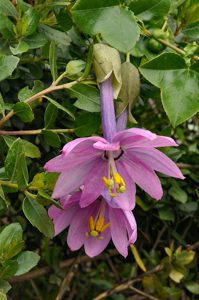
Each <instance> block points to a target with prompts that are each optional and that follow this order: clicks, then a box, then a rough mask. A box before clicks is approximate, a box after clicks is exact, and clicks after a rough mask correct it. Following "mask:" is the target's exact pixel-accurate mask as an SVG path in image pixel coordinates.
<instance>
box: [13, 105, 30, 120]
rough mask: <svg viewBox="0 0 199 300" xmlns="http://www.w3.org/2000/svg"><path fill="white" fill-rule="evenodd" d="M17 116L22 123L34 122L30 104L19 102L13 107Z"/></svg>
mask: <svg viewBox="0 0 199 300" xmlns="http://www.w3.org/2000/svg"><path fill="white" fill-rule="evenodd" d="M13 110H14V113H15V115H17V116H18V117H19V118H20V119H21V121H23V122H25V123H27V122H32V121H33V120H34V113H33V111H32V108H31V107H30V105H29V104H28V103H25V102H18V103H16V104H15V105H14V107H13Z"/></svg>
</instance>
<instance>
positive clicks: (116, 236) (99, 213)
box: [48, 192, 137, 257]
mask: <svg viewBox="0 0 199 300" xmlns="http://www.w3.org/2000/svg"><path fill="white" fill-rule="evenodd" d="M81 194H82V192H75V193H74V194H73V195H72V196H67V197H63V198H61V200H60V204H61V205H62V207H63V209H59V208H57V207H55V206H51V207H50V208H49V210H48V214H49V217H50V218H51V219H52V220H53V223H54V228H55V235H58V234H59V233H60V232H62V231H63V230H65V229H66V228H67V227H69V230H68V235H67V244H68V246H69V248H70V249H71V250H72V251H75V250H78V249H80V248H81V247H82V246H84V249H85V253H86V254H87V255H88V256H90V257H93V256H96V255H99V254H100V253H101V252H102V251H103V250H104V249H105V248H106V247H107V245H108V243H109V241H110V240H111V239H112V241H113V243H114V245H115V247H116V248H117V250H118V252H119V253H120V254H121V255H123V256H124V257H126V256H127V255H128V246H129V244H132V243H134V242H135V240H136V238H137V225H136V221H135V219H134V216H133V213H132V212H130V211H123V210H122V209H117V208H112V207H110V206H109V205H108V204H107V202H106V201H105V199H104V198H103V197H102V196H100V197H99V198H98V199H97V200H95V202H93V203H92V204H91V205H89V206H87V207H85V208H81V207H80V205H79V198H80V197H81Z"/></svg>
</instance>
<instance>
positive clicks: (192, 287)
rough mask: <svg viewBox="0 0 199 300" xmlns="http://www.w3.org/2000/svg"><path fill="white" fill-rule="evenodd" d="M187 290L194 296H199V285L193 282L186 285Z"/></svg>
mask: <svg viewBox="0 0 199 300" xmlns="http://www.w3.org/2000/svg"><path fill="white" fill-rule="evenodd" d="M185 287H186V289H187V290H188V291H189V292H190V293H192V294H194V295H199V283H197V282H194V281H191V282H187V283H186V284H185Z"/></svg>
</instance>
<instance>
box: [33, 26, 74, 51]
mask: <svg viewBox="0 0 199 300" xmlns="http://www.w3.org/2000/svg"><path fill="white" fill-rule="evenodd" d="M39 28H40V31H41V32H42V33H44V35H45V36H46V38H47V39H48V40H49V41H52V42H55V43H57V44H61V45H64V46H69V45H70V42H71V39H70V37H69V36H68V35H67V34H66V33H65V32H62V31H59V30H57V29H54V28H52V27H50V26H47V25H44V24H42V25H40V27H39Z"/></svg>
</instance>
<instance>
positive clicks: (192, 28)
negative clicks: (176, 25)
mask: <svg viewBox="0 0 199 300" xmlns="http://www.w3.org/2000/svg"><path fill="white" fill-rule="evenodd" d="M182 33H183V34H184V35H185V36H187V37H189V38H191V39H193V40H199V22H196V23H193V24H190V25H189V26H187V27H185V28H184V29H183V31H182Z"/></svg>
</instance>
